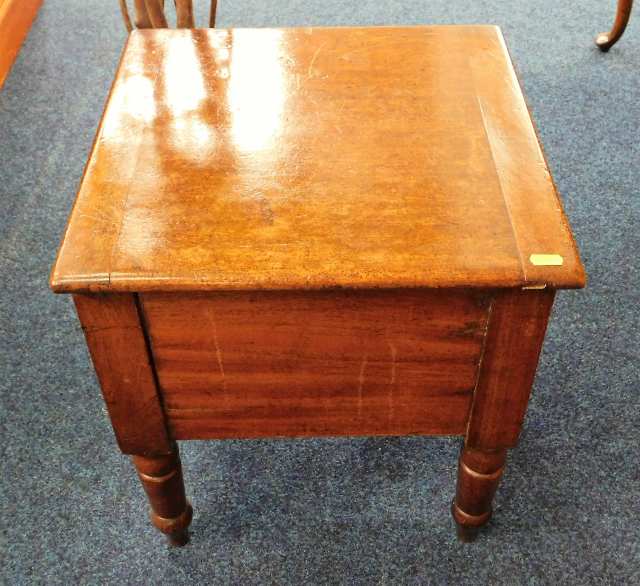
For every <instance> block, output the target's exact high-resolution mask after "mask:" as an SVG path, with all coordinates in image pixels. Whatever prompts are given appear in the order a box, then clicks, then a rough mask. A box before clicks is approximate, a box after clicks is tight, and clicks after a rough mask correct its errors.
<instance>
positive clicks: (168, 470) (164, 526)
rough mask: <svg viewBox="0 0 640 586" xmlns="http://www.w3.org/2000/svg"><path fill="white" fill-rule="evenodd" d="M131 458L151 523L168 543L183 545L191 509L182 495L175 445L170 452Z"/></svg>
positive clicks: (180, 474)
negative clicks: (145, 494) (149, 512)
mask: <svg viewBox="0 0 640 586" xmlns="http://www.w3.org/2000/svg"><path fill="white" fill-rule="evenodd" d="M132 460H133V464H134V466H135V467H136V470H137V472H138V476H139V477H140V481H141V482H142V486H143V487H144V490H145V492H146V493H147V497H148V499H149V504H150V505H151V522H152V523H153V524H154V525H155V527H156V528H157V529H159V530H160V531H161V532H162V533H165V534H166V535H167V537H168V539H169V543H170V544H171V545H175V546H182V545H186V544H187V543H188V542H189V533H188V531H187V528H188V527H189V524H190V523H191V518H192V516H193V509H192V508H191V505H190V504H189V501H187V498H186V496H185V491H184V481H183V479H182V466H181V464H180V456H179V454H178V446H177V445H176V446H175V450H174V451H173V452H172V453H171V454H167V455H164V456H154V457H147V456H133V457H132Z"/></svg>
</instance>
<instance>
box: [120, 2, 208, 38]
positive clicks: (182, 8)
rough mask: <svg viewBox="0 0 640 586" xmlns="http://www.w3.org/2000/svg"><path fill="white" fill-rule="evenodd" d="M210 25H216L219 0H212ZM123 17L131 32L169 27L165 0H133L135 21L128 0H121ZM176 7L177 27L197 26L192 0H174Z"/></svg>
mask: <svg viewBox="0 0 640 586" xmlns="http://www.w3.org/2000/svg"><path fill="white" fill-rule="evenodd" d="M210 1H211V9H210V11H209V27H211V28H213V27H215V25H216V9H217V5H218V0H210ZM119 2H120V10H121V12H122V18H123V19H124V24H125V26H126V27H127V30H128V31H129V32H131V31H132V30H133V28H134V26H135V28H169V24H168V22H167V17H166V15H165V12H164V0H133V5H134V11H135V18H134V21H133V23H132V22H131V17H130V16H129V8H128V6H127V0H119ZM174 4H175V7H176V27H177V28H195V20H194V17H193V2H192V0H174Z"/></svg>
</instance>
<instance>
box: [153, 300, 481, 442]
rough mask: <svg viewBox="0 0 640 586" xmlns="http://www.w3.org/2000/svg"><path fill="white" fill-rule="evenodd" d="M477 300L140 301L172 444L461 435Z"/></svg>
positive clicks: (470, 383)
mask: <svg viewBox="0 0 640 586" xmlns="http://www.w3.org/2000/svg"><path fill="white" fill-rule="evenodd" d="M489 302H490V297H489V296H488V295H486V294H483V293H481V292H478V291H472V290H467V291H464V290H458V291H428V290H424V291H415V290H395V291H342V292H276V291H274V292H259V293H241V292H238V293H207V294H197V293H196V294H154V293H147V294H143V295H142V296H141V305H142V307H143V311H144V315H145V322H146V324H147V327H148V331H149V338H150V342H151V348H152V352H153V357H154V363H155V365H156V369H157V373H158V379H159V384H160V388H161V393H162V399H163V404H164V407H165V410H166V415H167V420H168V424H169V427H170V429H171V433H172V435H173V437H175V438H176V439H194V438H223V437H273V436H306V435H379V434H391V435H398V434H427V433H429V434H462V433H464V431H465V429H466V424H467V418H468V413H469V407H470V404H471V396H472V393H473V389H474V386H475V383H476V380H477V376H478V372H477V369H478V362H479V357H480V349H481V345H482V340H483V336H484V332H485V327H486V317H487V310H488V306H489Z"/></svg>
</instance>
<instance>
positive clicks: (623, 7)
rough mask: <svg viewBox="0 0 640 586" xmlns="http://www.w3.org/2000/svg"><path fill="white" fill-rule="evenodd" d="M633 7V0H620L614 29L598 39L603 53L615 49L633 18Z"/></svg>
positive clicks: (597, 43)
mask: <svg viewBox="0 0 640 586" xmlns="http://www.w3.org/2000/svg"><path fill="white" fill-rule="evenodd" d="M632 6H633V0H618V9H617V11H616V21H615V22H614V23H613V28H612V29H611V31H610V32H608V33H600V34H599V35H598V36H597V37H596V45H598V48H599V49H600V50H601V51H604V52H605V53H606V52H607V51H608V50H609V49H611V47H613V46H614V45H615V44H616V43H617V42H618V40H619V39H620V37H621V36H622V33H624V29H626V28H627V23H628V22H629V17H630V16H631V7H632Z"/></svg>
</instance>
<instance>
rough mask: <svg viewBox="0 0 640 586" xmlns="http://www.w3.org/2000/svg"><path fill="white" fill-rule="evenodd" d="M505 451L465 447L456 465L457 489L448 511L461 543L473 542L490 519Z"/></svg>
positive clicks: (505, 456)
mask: <svg viewBox="0 0 640 586" xmlns="http://www.w3.org/2000/svg"><path fill="white" fill-rule="evenodd" d="M506 458H507V450H504V449H500V450H476V449H473V448H469V447H466V446H465V447H464V448H463V450H462V454H461V455H460V462H459V465H458V486H457V490H456V497H455V499H454V501H453V505H452V507H451V512H452V514H453V518H454V520H455V522H456V524H457V526H458V538H459V539H460V541H464V542H471V541H474V540H475V538H476V537H477V535H478V531H479V529H480V528H481V527H482V526H483V525H486V524H487V523H488V522H489V519H490V518H491V513H492V509H491V503H492V501H493V496H494V495H495V492H496V489H497V488H498V484H499V482H500V478H501V477H502V472H503V470H504V464H505V461H506Z"/></svg>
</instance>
